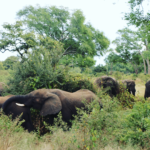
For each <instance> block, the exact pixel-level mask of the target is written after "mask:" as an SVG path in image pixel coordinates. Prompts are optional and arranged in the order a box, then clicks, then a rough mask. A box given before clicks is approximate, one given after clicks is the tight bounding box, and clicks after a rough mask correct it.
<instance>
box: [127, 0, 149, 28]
mask: <svg viewBox="0 0 150 150" xmlns="http://www.w3.org/2000/svg"><path fill="white" fill-rule="evenodd" d="M143 2H144V1H143V0H129V1H128V3H129V5H130V13H125V16H124V18H125V20H128V21H129V24H131V25H136V26H142V25H145V24H147V23H149V21H150V20H149V16H150V14H149V12H147V13H146V15H145V12H144V9H143V6H142V3H143Z"/></svg>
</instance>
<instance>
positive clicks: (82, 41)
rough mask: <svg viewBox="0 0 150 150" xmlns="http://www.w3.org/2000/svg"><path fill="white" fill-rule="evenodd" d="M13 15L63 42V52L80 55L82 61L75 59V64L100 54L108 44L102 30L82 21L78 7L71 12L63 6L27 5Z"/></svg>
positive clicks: (32, 27)
mask: <svg viewBox="0 0 150 150" xmlns="http://www.w3.org/2000/svg"><path fill="white" fill-rule="evenodd" d="M17 17H18V18H19V19H20V20H22V22H23V23H24V25H25V26H26V27H28V30H30V31H34V32H35V33H36V34H39V35H41V36H43V37H50V38H52V39H54V40H56V41H59V42H61V43H63V48H64V53H63V56H64V55H70V56H71V57H77V58H78V57H80V58H83V60H82V61H81V59H78V60H79V64H83V62H84V60H85V59H88V60H89V57H91V58H93V57H94V56H95V55H102V54H103V53H104V52H105V50H106V49H107V48H108V46H109V40H108V39H107V38H106V37H105V36H104V34H103V33H102V32H100V31H98V30H96V29H94V28H93V27H92V25H91V24H90V23H85V17H84V15H83V13H82V12H81V11H80V10H75V11H74V12H73V13H72V14H71V13H70V12H69V11H68V9H67V8H63V7H60V8H57V7H55V6H52V7H40V6H36V7H33V6H27V7H25V8H24V9H22V10H20V11H19V12H18V13H17ZM79 55H80V56H79ZM85 57H88V58H85ZM81 62H82V63H81ZM85 65H86V64H85Z"/></svg>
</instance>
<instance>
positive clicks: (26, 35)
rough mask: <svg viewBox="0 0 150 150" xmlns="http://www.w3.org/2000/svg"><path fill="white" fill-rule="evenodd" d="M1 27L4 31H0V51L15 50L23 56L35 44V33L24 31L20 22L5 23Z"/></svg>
mask: <svg viewBox="0 0 150 150" xmlns="http://www.w3.org/2000/svg"><path fill="white" fill-rule="evenodd" d="M3 28H4V30H5V31H1V32H0V35H1V39H0V52H2V53H4V52H5V51H11V52H15V51H16V52H18V54H19V55H20V56H21V58H23V56H24V54H25V53H27V52H28V51H29V49H30V48H32V47H34V46H35V45H36V41H35V34H34V33H33V32H25V30H24V29H23V24H22V22H20V21H17V22H16V23H15V24H9V23H5V24H3Z"/></svg>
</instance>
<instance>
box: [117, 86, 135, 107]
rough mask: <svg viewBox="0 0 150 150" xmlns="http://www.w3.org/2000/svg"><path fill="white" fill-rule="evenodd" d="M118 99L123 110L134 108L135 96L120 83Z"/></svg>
mask: <svg viewBox="0 0 150 150" xmlns="http://www.w3.org/2000/svg"><path fill="white" fill-rule="evenodd" d="M116 97H117V99H118V101H119V102H120V104H121V105H122V107H123V108H126V107H128V108H133V105H134V102H135V101H136V100H135V96H134V95H133V94H130V93H129V92H128V90H127V89H126V87H125V86H124V85H123V83H119V94H117V96H116Z"/></svg>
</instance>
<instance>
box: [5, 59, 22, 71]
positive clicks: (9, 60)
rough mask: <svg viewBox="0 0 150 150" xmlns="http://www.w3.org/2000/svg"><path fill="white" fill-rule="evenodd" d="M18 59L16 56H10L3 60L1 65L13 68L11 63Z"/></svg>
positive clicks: (6, 68)
mask: <svg viewBox="0 0 150 150" xmlns="http://www.w3.org/2000/svg"><path fill="white" fill-rule="evenodd" d="M18 61H19V59H18V57H16V56H10V57H8V58H7V59H6V60H5V61H3V66H4V68H5V70H8V69H13V65H14V64H15V63H17V62H18Z"/></svg>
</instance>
